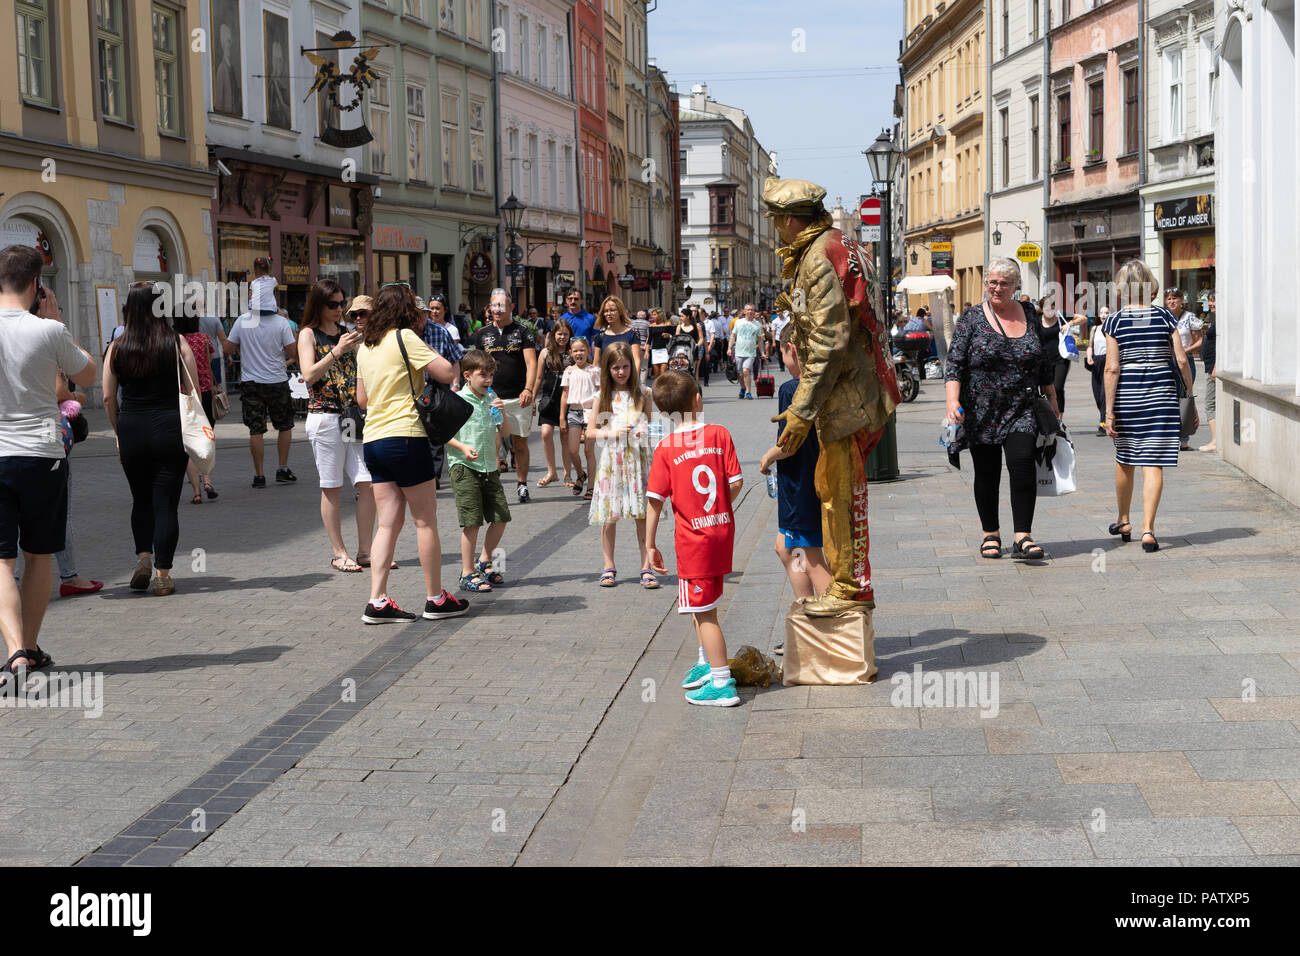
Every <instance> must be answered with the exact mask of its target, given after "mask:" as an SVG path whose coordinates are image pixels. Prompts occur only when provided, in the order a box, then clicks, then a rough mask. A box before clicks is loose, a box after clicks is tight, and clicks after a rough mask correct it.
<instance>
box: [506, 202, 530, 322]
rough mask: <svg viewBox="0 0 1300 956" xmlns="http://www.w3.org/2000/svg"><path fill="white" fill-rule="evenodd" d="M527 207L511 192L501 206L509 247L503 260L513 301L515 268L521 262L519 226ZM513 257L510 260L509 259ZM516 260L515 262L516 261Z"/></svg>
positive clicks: (515, 286)
mask: <svg viewBox="0 0 1300 956" xmlns="http://www.w3.org/2000/svg"><path fill="white" fill-rule="evenodd" d="M527 208H528V207H527V206H525V205H524V204H523V203H521V202H520V201H519V200H518V199H517V198H516V197H515V194H514V193H513V192H512V193H511V194H510V195H509V196H508V197H507V198H506V201H505V202H503V203H502V204H501V215H502V216H503V217H504V219H505V225H506V234H507V235H508V236H509V237H510V246H509V248H507V249H506V255H505V257H504V258H505V259H506V261H507V262H509V263H510V282H509V284H508V287H509V289H510V298H511V300H512V301H513V300H514V299H515V298H516V296H515V290H516V289H517V288H518V286H517V285H516V280H515V266H516V265H518V264H519V263H521V262H523V250H522V249H520V248H519V243H518V241H517V240H518V238H519V224H520V222H522V221H523V218H524V210H525V209H527ZM512 256H513V257H515V258H514V259H512V258H511V257H512ZM516 260H517V261H516Z"/></svg>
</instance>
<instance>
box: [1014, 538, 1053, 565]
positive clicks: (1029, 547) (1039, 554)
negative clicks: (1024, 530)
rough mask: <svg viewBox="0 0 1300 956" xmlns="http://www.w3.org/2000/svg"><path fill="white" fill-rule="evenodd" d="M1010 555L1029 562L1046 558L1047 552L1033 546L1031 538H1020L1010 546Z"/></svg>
mask: <svg viewBox="0 0 1300 956" xmlns="http://www.w3.org/2000/svg"><path fill="white" fill-rule="evenodd" d="M1011 553H1012V555H1013V556H1014V557H1017V558H1026V559H1028V560H1030V561H1039V560H1041V559H1043V558H1045V557H1046V556H1047V552H1045V551H1044V550H1043V549H1042V548H1040V547H1039V546H1038V545H1036V544H1034V539H1033V538H1021V539H1020V540H1019V541H1017V542H1016V543H1015V544H1013V545H1012V546H1011Z"/></svg>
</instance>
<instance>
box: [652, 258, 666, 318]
mask: <svg viewBox="0 0 1300 956" xmlns="http://www.w3.org/2000/svg"><path fill="white" fill-rule="evenodd" d="M654 257H655V286H656V287H657V288H658V290H659V308H661V309H662V308H663V307H664V282H663V279H661V278H660V277H659V273H661V272H663V271H664V270H665V269H667V268H668V253H666V252H664V250H663V247H662V246H655V251H654Z"/></svg>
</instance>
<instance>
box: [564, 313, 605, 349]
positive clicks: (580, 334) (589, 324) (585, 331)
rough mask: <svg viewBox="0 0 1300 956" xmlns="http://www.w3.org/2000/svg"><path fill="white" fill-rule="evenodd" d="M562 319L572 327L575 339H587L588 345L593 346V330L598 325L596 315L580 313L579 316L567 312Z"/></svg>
mask: <svg viewBox="0 0 1300 956" xmlns="http://www.w3.org/2000/svg"><path fill="white" fill-rule="evenodd" d="M560 318H562V319H564V321H566V322H568V323H569V325H570V326H572V328H573V337H574V338H575V339H586V340H587V343H588V344H591V330H592V329H593V328H594V327H595V325H596V317H595V316H594V315H592V314H591V313H590V312H578V313H577V314H574V313H573V312H565V313H564V315H562V316H560Z"/></svg>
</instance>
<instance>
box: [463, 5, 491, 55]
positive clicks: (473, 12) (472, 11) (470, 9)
mask: <svg viewBox="0 0 1300 956" xmlns="http://www.w3.org/2000/svg"><path fill="white" fill-rule="evenodd" d="M487 24H488V14H487V0H465V33H466V35H467V36H468V37H469V38H470V39H471V40H473V41H474V42H475V43H481V44H483V45H484V46H486V45H487V35H488V29H487Z"/></svg>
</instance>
